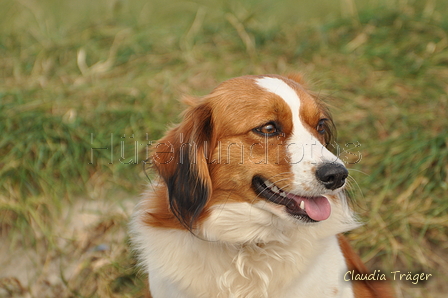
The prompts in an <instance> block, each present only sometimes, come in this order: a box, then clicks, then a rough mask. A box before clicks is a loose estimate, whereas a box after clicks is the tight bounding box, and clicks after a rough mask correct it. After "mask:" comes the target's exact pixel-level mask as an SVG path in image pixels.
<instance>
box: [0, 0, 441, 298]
mask: <svg viewBox="0 0 448 298" xmlns="http://www.w3.org/2000/svg"><path fill="white" fill-rule="evenodd" d="M0 7H1V9H0V133H1V137H0V232H1V234H2V235H1V236H2V239H7V240H8V241H7V242H6V240H5V242H4V243H8V246H9V247H10V249H11V251H13V250H17V249H26V250H33V251H36V252H42V251H45V252H46V253H47V254H49V255H51V258H50V259H51V260H50V261H49V262H51V261H53V260H57V259H58V258H62V256H65V255H67V254H72V253H73V254H74V255H76V256H78V257H79V258H80V265H79V266H78V267H79V268H78V269H79V270H78V271H75V274H72V275H71V276H70V278H67V277H66V276H64V274H63V273H62V271H61V272H60V273H59V274H56V276H57V279H58V280H59V281H60V283H58V282H56V283H57V284H58V287H59V288H58V292H57V294H54V293H53V294H51V293H50V294H42V292H40V293H39V292H36V291H34V290H33V282H36V283H37V282H42V280H36V279H34V280H33V279H30V280H31V281H30V282H29V283H28V284H24V282H22V281H20V279H19V278H17V277H16V276H14V275H8V272H2V273H3V274H2V276H3V278H0V289H3V290H2V291H0V295H3V296H4V297H22V296H23V297H25V296H26V295H31V297H135V296H136V295H138V294H137V293H138V292H139V290H140V289H141V288H143V282H142V280H144V276H143V275H142V274H141V273H139V271H138V269H135V267H134V263H135V260H134V258H133V256H132V254H131V252H130V251H129V248H128V246H127V242H126V241H127V239H126V237H125V236H122V237H121V238H120V239H119V240H118V243H116V245H117V246H119V247H121V249H120V250H115V251H114V250H112V249H110V250H108V249H106V250H104V251H103V250H101V249H100V251H99V252H94V254H95V255H94V256H92V255H89V256H88V257H86V255H88V254H89V253H90V254H93V253H92V252H91V251H90V250H88V248H89V247H93V248H95V247H97V246H96V245H98V244H99V243H108V241H112V240H111V239H110V238H107V237H112V238H113V235H114V233H115V234H119V233H124V231H126V224H127V222H128V219H129V217H128V215H129V212H128V213H126V215H123V214H121V213H113V214H106V215H101V216H100V217H99V220H98V221H97V222H96V223H95V224H94V225H93V226H90V227H88V230H87V231H88V233H87V234H86V235H87V236H86V239H87V240H85V239H84V242H85V243H84V242H83V243H84V244H83V245H81V244H80V240H79V239H78V238H72V239H69V240H67V241H65V242H64V244H61V242H60V238H61V235H60V233H58V232H56V227H55V225H56V226H57V225H59V223H61V222H62V221H61V219H62V218H63V217H64V216H65V215H64V214H65V211H66V210H67V209H70V208H72V206H74V205H76V203H77V202H79V201H80V200H87V201H94V202H102V201H107V202H113V204H117V205H120V204H122V202H123V200H124V198H132V197H135V198H136V197H137V195H138V193H140V192H141V191H142V190H143V188H144V184H145V183H146V181H147V178H146V176H145V173H144V172H143V170H142V162H143V160H144V159H145V158H146V149H147V147H148V143H149V142H150V141H151V140H153V141H154V140H157V139H158V138H159V137H161V135H162V134H163V132H164V131H165V129H166V127H167V125H168V124H170V123H175V122H176V121H178V120H179V116H178V115H179V113H180V112H181V111H182V109H183V106H182V104H181V103H179V101H178V100H179V99H180V98H181V97H182V95H184V94H193V95H205V94H207V93H208V92H209V91H211V90H212V88H213V87H214V86H216V84H218V83H219V82H221V81H223V80H225V79H228V78H231V77H235V76H240V75H245V74H264V73H278V74H286V73H291V72H301V73H303V74H305V78H306V80H307V81H308V82H309V85H310V86H311V89H313V90H315V91H316V92H318V93H319V94H321V95H322V97H323V98H328V102H329V104H330V106H331V109H332V112H333V115H334V118H335V121H336V125H337V127H338V144H339V145H340V146H341V150H342V149H345V151H344V152H343V153H342V155H343V157H344V158H345V159H346V161H347V162H348V163H350V164H349V166H350V169H351V170H350V174H351V177H352V178H351V179H350V184H351V189H350V193H351V195H352V197H353V198H354V200H355V201H356V206H355V208H356V211H357V212H358V213H359V214H360V217H361V219H362V220H363V222H365V225H364V226H363V227H361V228H359V229H357V230H355V231H353V232H351V233H350V234H349V238H350V239H351V240H352V243H353V244H354V246H355V247H356V249H357V250H358V251H360V253H361V255H362V257H363V259H364V260H365V261H366V262H367V264H368V265H369V266H370V267H371V268H374V269H376V268H380V269H382V271H383V272H390V271H391V270H402V271H403V272H408V271H412V272H430V273H433V275H434V278H433V279H432V280H430V282H428V283H426V284H419V286H418V287H411V286H410V285H409V283H394V286H395V287H396V289H397V291H398V295H399V297H445V296H443V295H444V294H441V293H443V291H447V290H446V285H447V283H448V270H447V269H446V268H448V253H447V252H448V244H447V243H448V239H447V238H448V212H447V210H448V195H447V193H448V178H447V171H448V148H447V147H448V120H447V108H448V96H447V91H448V84H447V83H448V10H447V9H448V5H447V3H446V2H444V1H434V0H426V1H424V0H422V1H416V0H414V1H411V0H408V1H406V0H401V1H398V0H397V1H380V0H376V1H374V0H372V1H353V0H341V1H331V0H319V1H312V2H310V1H292V0H285V1H273V0H263V1H252V0H245V1H223V0H222V1H179V0H174V1H161V0H155V1H143V0H134V1H124V0H115V1H112V0H109V1H106V0H101V1H86V0H80V1H56V0H45V1H32V0H20V1H14V0H12V1H11V0H9V1H8V0H1V1H0ZM354 144H359V145H360V146H359V147H355V146H354ZM92 148H108V149H94V150H92ZM92 152H93V153H92ZM136 152H137V153H136ZM92 154H93V155H92ZM137 155H138V156H137ZM359 155H361V156H362V159H361V160H360V161H359V162H355V161H356V156H359ZM136 156H137V158H136ZM92 157H93V158H92ZM92 161H93V163H91V162H92ZM137 200H138V199H135V200H134V201H133V202H137ZM55 223H56V224H55ZM67 229H70V227H67ZM98 239H100V240H98ZM115 241H117V240H116V239H115ZM86 243H87V244H86ZM74 247H83V249H81V250H76V249H74ZM50 252H51V253H50ZM36 258H37V259H39V257H36ZM81 260H82V262H81ZM98 260H103V261H104V262H102V263H101V266H100V265H98ZM36 262H37V261H36ZM36 262H34V263H36ZM1 270H2V269H1V268H0V272H1ZM20 295H22V296H20ZM52 295H53V296H52ZM3 296H0V297H3ZM27 297H28V296H27Z"/></svg>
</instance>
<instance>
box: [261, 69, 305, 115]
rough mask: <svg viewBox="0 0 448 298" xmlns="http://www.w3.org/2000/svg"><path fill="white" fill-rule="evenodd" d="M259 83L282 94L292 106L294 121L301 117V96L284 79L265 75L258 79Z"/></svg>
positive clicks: (275, 92) (273, 91)
mask: <svg viewBox="0 0 448 298" xmlns="http://www.w3.org/2000/svg"><path fill="white" fill-rule="evenodd" d="M256 81H257V85H258V86H260V87H262V88H263V89H265V90H266V91H269V92H271V93H274V94H276V95H278V96H280V97H281V98H282V99H283V100H284V101H286V103H287V104H288V105H289V107H290V108H291V112H292V118H293V121H294V120H295V119H298V118H299V110H300V98H299V96H298V95H297V93H296V91H295V90H294V89H292V88H291V87H289V85H288V84H286V83H285V82H284V81H283V80H280V79H277V78H270V77H263V78H261V79H257V80H256Z"/></svg>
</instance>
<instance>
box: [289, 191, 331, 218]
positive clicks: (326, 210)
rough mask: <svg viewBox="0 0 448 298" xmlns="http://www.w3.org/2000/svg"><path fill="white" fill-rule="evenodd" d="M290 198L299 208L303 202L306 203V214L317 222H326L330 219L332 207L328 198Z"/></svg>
mask: <svg viewBox="0 0 448 298" xmlns="http://www.w3.org/2000/svg"><path fill="white" fill-rule="evenodd" d="M288 197H289V196H288ZM290 198H291V199H293V200H294V201H296V203H297V205H298V206H300V202H301V201H304V202H305V211H306V213H307V214H308V216H309V217H310V218H312V219H314V220H315V221H321V220H326V219H327V218H328V217H330V214H331V206H330V202H328V199H327V198H326V197H314V198H304V197H300V196H291V197H290Z"/></svg>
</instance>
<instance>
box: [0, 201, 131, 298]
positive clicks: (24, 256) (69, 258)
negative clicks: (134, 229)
mask: <svg viewBox="0 0 448 298" xmlns="http://www.w3.org/2000/svg"><path fill="white" fill-rule="evenodd" d="M137 201H138V199H137V198H133V199H129V200H126V201H121V202H119V203H117V202H113V201H107V200H101V201H94V200H78V201H77V202H76V204H75V205H74V206H72V207H71V208H67V209H69V210H65V212H64V213H65V214H63V216H61V218H60V222H57V223H55V226H54V227H53V230H54V231H55V234H56V237H55V239H56V240H55V243H54V244H53V245H50V244H49V243H46V241H43V240H42V239H45V237H43V235H40V238H41V240H38V241H37V243H36V244H35V245H33V246H32V247H23V246H21V244H20V242H21V241H19V242H18V244H16V245H14V246H12V245H13V244H12V243H13V241H12V239H8V238H6V237H3V239H0V243H1V245H0V297H17V298H22V297H23V298H31V297H66V296H70V293H69V290H68V289H67V285H70V284H71V283H72V284H73V285H75V284H76V283H79V282H81V281H80V278H79V276H80V275H83V272H82V271H83V270H85V268H86V262H89V267H90V268H91V269H92V270H95V269H96V268H101V267H104V266H105V265H107V264H110V263H111V262H113V261H114V259H115V258H119V257H120V254H122V255H124V254H126V253H127V252H126V250H127V249H128V246H127V245H126V233H127V222H128V220H129V217H130V214H131V212H132V210H133V208H134V205H135V204H136V203H137ZM22 237H26V235H22ZM106 297H107V296H106Z"/></svg>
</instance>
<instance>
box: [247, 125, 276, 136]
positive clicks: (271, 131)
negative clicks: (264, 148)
mask: <svg viewBox="0 0 448 298" xmlns="http://www.w3.org/2000/svg"><path fill="white" fill-rule="evenodd" d="M253 131H254V132H256V133H258V134H261V135H263V136H268V137H271V136H274V135H277V134H278V133H279V132H280V130H279V129H278V127H277V125H276V124H275V123H274V122H269V123H266V124H263V125H262V126H259V127H257V128H254V129H253Z"/></svg>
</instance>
